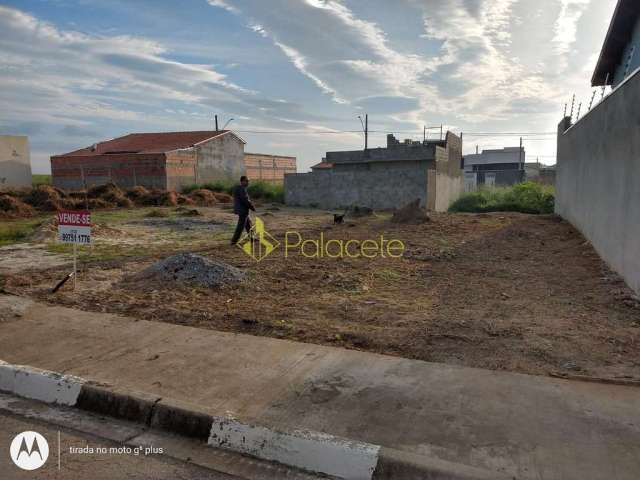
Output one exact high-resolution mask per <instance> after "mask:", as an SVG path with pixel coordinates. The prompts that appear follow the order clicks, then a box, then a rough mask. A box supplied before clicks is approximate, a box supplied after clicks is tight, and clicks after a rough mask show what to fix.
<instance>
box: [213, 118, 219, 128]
mask: <svg viewBox="0 0 640 480" xmlns="http://www.w3.org/2000/svg"><path fill="white" fill-rule="evenodd" d="M213 118H214V119H215V121H216V132H217V131H218V115H214V116H213Z"/></svg>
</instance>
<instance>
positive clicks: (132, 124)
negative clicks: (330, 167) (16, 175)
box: [0, 0, 616, 173]
mask: <svg viewBox="0 0 640 480" xmlns="http://www.w3.org/2000/svg"><path fill="white" fill-rule="evenodd" d="M615 3H616V0H394V1H390V0H182V1H180V2H176V1H163V0H128V1H127V0H48V1H45V0H20V1H4V0H0V134H20V135H28V136H29V140H30V144H31V158H32V166H33V170H34V172H36V173H48V172H49V157H50V156H51V155H54V154H61V153H65V152H68V151H72V150H75V149H78V148H82V147H85V146H88V145H91V144H93V143H96V142H98V141H103V140H107V139H110V138H114V137H117V136H120V135H125V134H127V133H132V132H155V131H184V130H208V129H213V125H214V124H213V115H214V114H217V115H218V118H219V124H220V127H222V126H223V125H224V124H225V123H226V122H227V121H228V120H230V119H233V120H232V121H231V122H230V123H229V126H228V128H230V129H233V130H235V131H237V132H238V133H239V135H240V136H241V137H242V138H243V139H244V140H245V141H246V142H247V145H246V147H245V151H249V152H258V153H274V154H281V155H293V156H296V157H297V158H298V171H300V172H303V171H307V170H308V169H309V167H310V166H311V165H313V164H315V163H318V162H319V161H320V160H321V158H322V157H323V156H324V153H325V152H326V151H335V150H352V149H353V150H355V149H359V148H362V147H363V143H364V140H363V134H362V127H361V124H360V120H359V119H358V115H361V116H364V114H365V113H367V114H368V115H369V130H370V134H369V147H376V146H384V145H385V142H386V134H387V133H394V134H395V135H396V137H398V138H400V139H405V138H413V139H421V138H422V137H423V133H424V129H423V127H425V126H426V127H430V128H429V129H428V130H427V132H428V135H429V138H438V137H439V135H440V125H444V130H445V131H446V130H451V131H453V132H455V133H458V134H459V133H461V132H462V134H463V140H464V153H472V152H474V151H475V149H476V147H478V148H479V149H480V150H482V149H483V148H502V147H508V146H517V145H518V142H519V137H520V134H524V135H523V137H524V140H523V143H524V146H525V148H526V154H527V161H536V160H539V161H540V162H542V163H546V164H553V163H555V149H556V147H555V134H554V132H555V131H556V127H557V124H558V123H559V121H560V120H561V118H562V115H563V110H564V105H565V104H566V103H569V107H568V109H569V110H570V109H571V107H570V104H571V99H572V96H573V95H574V94H575V95H576V102H575V108H574V115H575V114H577V110H578V104H579V103H580V102H582V104H583V105H582V107H581V115H583V114H584V113H585V112H586V111H587V109H588V104H589V103H590V100H591V97H592V91H593V89H592V88H591V87H590V79H591V74H592V73H593V69H594V68H595V64H596V61H597V58H598V54H599V52H600V49H601V47H602V43H603V41H604V36H605V34H606V31H607V27H608V25H609V22H610V19H611V16H612V13H613V10H614V8H615ZM599 98H600V91H598V93H597V95H596V100H595V102H597V101H598V99H599ZM431 127H434V128H431ZM507 133H512V134H513V135H507ZM487 134H492V135H487ZM498 134H499V135H498Z"/></svg>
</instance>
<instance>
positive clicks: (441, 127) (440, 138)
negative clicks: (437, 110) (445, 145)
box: [440, 124, 442, 140]
mask: <svg viewBox="0 0 640 480" xmlns="http://www.w3.org/2000/svg"><path fill="white" fill-rule="evenodd" d="M440 140H442V124H440Z"/></svg>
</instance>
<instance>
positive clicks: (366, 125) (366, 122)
mask: <svg viewBox="0 0 640 480" xmlns="http://www.w3.org/2000/svg"><path fill="white" fill-rule="evenodd" d="M358 120H360V125H362V131H363V132H364V150H365V152H366V151H367V148H368V147H369V114H368V113H366V114H365V115H364V123H363V122H362V116H361V115H358Z"/></svg>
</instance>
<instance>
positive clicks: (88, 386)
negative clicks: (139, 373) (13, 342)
mask: <svg viewBox="0 0 640 480" xmlns="http://www.w3.org/2000/svg"><path fill="white" fill-rule="evenodd" d="M0 391H4V392H7V393H10V394H14V395H17V396H20V397H24V398H29V399H32V400H38V401H41V402H45V403H55V404H59V405H66V406H70V407H74V408H78V409H82V410H85V411H90V412H93V413H98V414H101V415H107V416H111V417H114V418H120V419H125V420H129V421H133V422H137V423H142V424H145V425H147V426H148V427H150V428H156V429H160V430H164V431H168V432H171V433H175V434H179V435H183V436H187V437H191V438H196V439H199V440H202V441H203V442H206V443H207V444H208V445H211V446H213V447H216V448H223V449H227V450H231V451H234V452H238V453H242V454H247V455H251V456H254V457H257V458H260V459H263V460H270V461H275V462H278V463H281V464H284V465H289V466H292V467H297V468H301V469H303V470H307V471H310V472H317V473H323V474H326V475H331V476H334V477H338V478H344V479H353V480H371V479H386V478H403V479H412V478H415V479H430V480H440V479H451V480H489V479H492V480H493V479H495V480H499V479H501V478H505V479H506V478H510V477H504V476H501V475H500V474H497V473H495V472H489V471H486V470H481V469H476V468H473V467H468V466H465V465H461V464H456V463H451V462H446V461H443V460H439V459H431V458H426V457H423V456H420V455H413V454H410V453H406V452H400V451H397V450H393V449H389V448H385V447H380V446H379V445H373V444H368V443H364V442H359V441H354V440H349V439H345V438H340V437H336V436H333V435H328V434H325V433H320V432H313V431H307V430H291V431H285V430H282V429H279V428H273V427H271V426H265V425H252V424H251V423H247V422H241V421H239V420H237V419H234V418H226V417H217V416H212V415H209V414H208V413H204V412H202V411H200V410H199V409H198V407H197V406H195V405H190V404H186V403H180V402H176V401H174V400H168V399H163V398H161V397H158V396H154V395H149V394H147V393H143V392H133V391H123V390H121V389H118V388H115V387H113V386H110V385H105V384H99V383H95V382H90V381H88V380H85V379H82V378H79V377H75V376H72V375H63V374H59V373H55V372H50V371H47V370H42V369H38V368H33V367H29V366H24V365H13V364H9V363H6V362H3V361H2V360H0Z"/></svg>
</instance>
